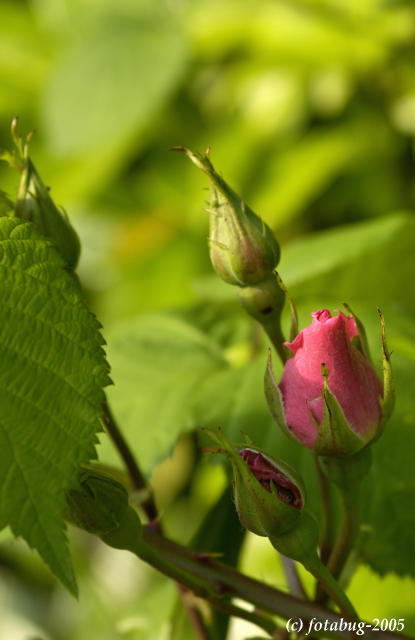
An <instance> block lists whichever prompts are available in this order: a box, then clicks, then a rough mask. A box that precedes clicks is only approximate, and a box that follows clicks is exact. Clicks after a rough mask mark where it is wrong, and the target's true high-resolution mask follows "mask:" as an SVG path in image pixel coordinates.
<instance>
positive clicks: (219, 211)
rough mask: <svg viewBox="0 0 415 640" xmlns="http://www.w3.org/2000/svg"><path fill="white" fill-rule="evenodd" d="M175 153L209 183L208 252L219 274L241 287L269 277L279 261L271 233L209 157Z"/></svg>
mask: <svg viewBox="0 0 415 640" xmlns="http://www.w3.org/2000/svg"><path fill="white" fill-rule="evenodd" d="M175 149H177V150H180V151H183V152H184V153H185V154H186V155H187V156H188V157H189V158H190V160H191V161H192V162H193V163H194V164H195V165H196V166H197V167H198V168H199V169H201V170H202V171H203V172H204V173H206V174H207V176H208V177H209V180H210V186H211V202H210V206H209V209H208V210H207V211H208V213H209V215H210V234H209V248H210V258H211V261H212V264H213V267H214V269H215V271H216V273H217V274H218V275H219V276H220V277H221V278H222V279H223V280H225V281H226V282H229V283H230V284H234V285H238V286H240V287H243V286H250V285H255V284H257V283H259V282H261V281H262V280H264V278H267V277H269V276H270V274H271V273H272V271H273V270H274V269H275V267H276V266H277V264H278V262H279V258H280V248H279V245H278V242H277V241H276V239H275V236H274V234H273V232H272V231H271V229H270V228H269V227H268V226H267V225H266V224H265V222H264V221H263V220H261V218H260V217H259V216H257V214H256V213H254V212H253V211H252V209H250V208H249V207H248V205H246V204H245V202H244V201H243V200H242V198H241V197H240V196H238V195H237V194H236V193H235V192H234V191H233V190H232V189H231V188H230V187H229V185H228V184H227V183H226V182H225V181H224V180H223V178H221V176H220V175H218V174H217V173H216V171H215V169H214V168H213V166H212V163H211V162H210V160H209V157H208V155H207V153H206V154H205V155H202V154H200V153H193V152H192V151H190V150H189V149H186V148H185V147H175Z"/></svg>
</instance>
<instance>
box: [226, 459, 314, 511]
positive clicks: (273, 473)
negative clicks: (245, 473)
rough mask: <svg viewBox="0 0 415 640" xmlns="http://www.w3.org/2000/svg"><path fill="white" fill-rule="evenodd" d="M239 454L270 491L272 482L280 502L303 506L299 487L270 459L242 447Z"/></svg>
mask: <svg viewBox="0 0 415 640" xmlns="http://www.w3.org/2000/svg"><path fill="white" fill-rule="evenodd" d="M239 454H240V456H241V457H242V458H243V459H244V460H245V462H246V463H247V464H248V466H249V468H250V470H251V471H252V473H253V474H254V476H255V477H256V479H257V480H258V482H259V483H260V484H261V485H262V486H263V487H264V489H266V490H267V491H269V492H270V493H271V482H273V484H274V487H275V490H276V492H277V496H278V498H279V499H280V500H281V502H285V503H286V504H289V505H290V506H291V507H294V508H295V509H302V508H303V501H302V497H301V493H300V490H299V488H298V487H297V486H296V485H295V484H293V482H292V481H291V480H290V479H289V478H288V476H286V475H285V474H284V473H283V472H282V471H280V470H279V469H278V468H277V467H276V466H274V465H273V464H272V463H271V461H269V460H267V458H266V457H265V456H264V455H262V453H259V452H258V451H253V450H252V449H242V450H241V451H240V452H239Z"/></svg>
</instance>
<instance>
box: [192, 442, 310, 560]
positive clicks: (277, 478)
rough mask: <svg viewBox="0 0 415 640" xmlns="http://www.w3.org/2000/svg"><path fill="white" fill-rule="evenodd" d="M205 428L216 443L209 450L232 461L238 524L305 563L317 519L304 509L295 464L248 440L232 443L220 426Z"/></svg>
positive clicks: (301, 490) (302, 494) (285, 553)
mask: <svg viewBox="0 0 415 640" xmlns="http://www.w3.org/2000/svg"><path fill="white" fill-rule="evenodd" d="M205 431H206V433H208V434H209V435H210V437H211V438H212V439H213V440H215V441H216V442H217V443H218V444H219V445H220V446H219V447H218V448H213V449H208V451H212V452H214V453H222V454H224V455H225V456H226V457H227V458H229V460H230V462H231V464H232V469H233V488H234V499H235V506H236V510H237V512H238V516H239V519H240V521H241V524H242V525H243V526H244V527H245V528H246V529H248V531H252V533H255V534H256V535H258V536H266V537H268V538H269V539H270V542H271V544H272V545H273V546H274V547H275V548H276V549H277V550H278V551H280V552H281V553H282V554H284V555H285V556H287V557H289V558H293V559H295V560H298V561H300V562H303V563H304V562H307V561H308V560H309V558H314V557H315V553H316V551H315V550H316V545H317V540H318V529H317V524H316V522H315V520H314V518H313V517H312V516H311V515H310V514H309V513H308V512H307V511H306V509H305V508H304V506H305V489H304V484H303V482H302V480H301V478H300V477H299V476H298V474H297V473H296V472H295V471H294V469H292V467H290V466H289V465H288V464H286V463H285V462H283V461H282V460H278V459H276V458H273V457H271V456H270V455H268V454H267V453H266V452H265V451H263V450H262V449H258V448H257V447H254V446H253V445H252V446H251V444H250V443H249V444H246V445H244V446H234V445H231V444H230V443H229V442H228V441H227V440H226V438H225V437H224V435H223V433H222V431H220V430H219V431H218V433H213V432H212V431H209V430H207V429H205Z"/></svg>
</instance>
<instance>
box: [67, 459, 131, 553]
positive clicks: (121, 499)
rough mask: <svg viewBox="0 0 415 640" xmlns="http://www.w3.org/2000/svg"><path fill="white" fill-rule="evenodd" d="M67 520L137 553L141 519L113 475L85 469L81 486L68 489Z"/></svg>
mask: <svg viewBox="0 0 415 640" xmlns="http://www.w3.org/2000/svg"><path fill="white" fill-rule="evenodd" d="M66 501H67V505H68V508H67V509H66V511H65V513H64V516H65V518H66V520H67V521H68V522H70V523H71V524H73V525H75V526H76V527H79V528H80V529H84V530H85V531H88V532H89V533H95V534H96V535H98V536H100V538H101V539H102V540H103V541H104V542H105V543H106V544H108V545H109V546H110V547H114V548H115V549H128V550H129V551H132V552H133V553H135V552H136V549H137V545H138V544H139V539H140V536H141V522H140V519H139V517H138V515H137V513H136V512H135V510H134V509H133V508H132V507H131V506H130V504H129V502H128V493H127V490H126V489H125V487H123V485H122V484H120V483H119V482H117V481H116V480H114V478H112V477H111V476H109V475H108V474H106V473H103V472H101V471H98V470H95V469H87V468H85V469H83V470H82V471H81V473H80V475H79V489H69V490H68V491H67V492H66Z"/></svg>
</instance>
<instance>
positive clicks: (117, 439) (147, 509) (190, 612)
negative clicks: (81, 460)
mask: <svg viewBox="0 0 415 640" xmlns="http://www.w3.org/2000/svg"><path fill="white" fill-rule="evenodd" d="M103 409H104V413H103V416H102V421H103V423H104V425H105V427H106V429H107V432H108V435H109V436H110V438H111V440H112V441H113V443H114V445H115V447H116V449H117V450H118V452H119V454H120V456H121V458H122V459H123V461H124V464H125V466H126V468H127V471H128V473H129V476H130V479H131V483H132V485H133V487H134V489H136V490H138V491H141V492H144V496H145V497H144V498H143V499H142V500H141V502H140V506H141V508H142V509H143V511H144V513H145V514H146V516H147V518H148V520H149V522H150V523H153V526H154V527H155V528H156V529H157V531H159V532H160V533H162V528H161V524H160V522H159V520H158V510H157V506H156V503H155V500H154V496H153V493H152V491H151V489H150V487H149V486H148V484H147V482H146V479H145V477H144V475H143V473H142V471H141V469H140V467H139V465H138V463H137V461H136V459H135V457H134V454H133V452H132V451H131V449H130V447H129V445H128V443H127V441H126V440H125V438H124V436H123V434H122V432H121V430H120V429H119V427H118V424H117V422H116V420H115V417H114V415H113V413H112V411H111V409H110V406H109V404H108V400H107V399H105V402H104V406H103ZM177 589H178V592H179V596H180V600H181V602H182V606H183V608H184V610H185V611H186V613H187V616H188V618H189V622H190V624H191V626H192V627H193V629H194V631H195V634H196V636H197V637H198V638H199V640H209V634H208V632H207V629H206V627H205V623H204V620H203V618H202V616H201V614H200V611H199V610H198V609H197V608H196V607H194V606H193V605H192V604H189V603H188V601H187V599H186V589H185V588H184V587H183V585H182V584H181V583H180V581H179V582H177Z"/></svg>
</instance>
